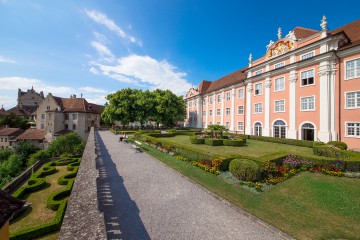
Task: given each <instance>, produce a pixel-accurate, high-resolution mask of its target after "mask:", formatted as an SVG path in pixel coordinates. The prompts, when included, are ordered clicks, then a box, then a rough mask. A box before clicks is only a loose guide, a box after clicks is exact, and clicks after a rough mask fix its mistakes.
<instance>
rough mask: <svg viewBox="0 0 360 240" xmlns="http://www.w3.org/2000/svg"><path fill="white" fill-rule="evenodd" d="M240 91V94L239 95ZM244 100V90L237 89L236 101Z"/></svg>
mask: <svg viewBox="0 0 360 240" xmlns="http://www.w3.org/2000/svg"><path fill="white" fill-rule="evenodd" d="M240 91H241V94H240ZM243 98H244V89H243V88H240V89H238V99H243Z"/></svg>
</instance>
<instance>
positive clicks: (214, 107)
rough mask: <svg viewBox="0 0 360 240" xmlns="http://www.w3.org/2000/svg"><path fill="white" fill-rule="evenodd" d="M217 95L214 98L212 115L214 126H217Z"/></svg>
mask: <svg viewBox="0 0 360 240" xmlns="http://www.w3.org/2000/svg"><path fill="white" fill-rule="evenodd" d="M215 105H216V94H215V93H214V96H213V113H212V124H216V106H215Z"/></svg>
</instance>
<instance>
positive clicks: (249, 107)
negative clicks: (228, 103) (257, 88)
mask: <svg viewBox="0 0 360 240" xmlns="http://www.w3.org/2000/svg"><path fill="white" fill-rule="evenodd" d="M252 90H253V84H252V83H248V84H247V85H246V92H247V94H246V127H245V134H249V135H251V134H252V122H251V114H252V104H251V99H252Z"/></svg>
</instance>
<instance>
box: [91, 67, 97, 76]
mask: <svg viewBox="0 0 360 240" xmlns="http://www.w3.org/2000/svg"><path fill="white" fill-rule="evenodd" d="M89 71H90V72H91V73H93V74H95V75H98V74H99V71H98V70H97V69H96V68H94V67H91V68H90V69H89Z"/></svg>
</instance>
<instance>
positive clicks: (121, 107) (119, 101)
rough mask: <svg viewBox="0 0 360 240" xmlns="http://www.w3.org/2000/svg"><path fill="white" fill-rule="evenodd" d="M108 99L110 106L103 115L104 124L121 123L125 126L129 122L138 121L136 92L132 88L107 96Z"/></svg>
mask: <svg viewBox="0 0 360 240" xmlns="http://www.w3.org/2000/svg"><path fill="white" fill-rule="evenodd" d="M106 99H107V100H108V101H109V105H107V106H106V107H105V109H104V111H103V112H102V114H101V118H102V119H103V121H104V122H109V123H113V122H115V121H121V123H122V124H123V125H127V124H128V123H129V122H134V121H135V120H136V117H135V112H136V111H135V95H134V90H132V89H130V88H126V89H122V90H120V91H117V92H116V93H112V94H109V95H107V96H106Z"/></svg>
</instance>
